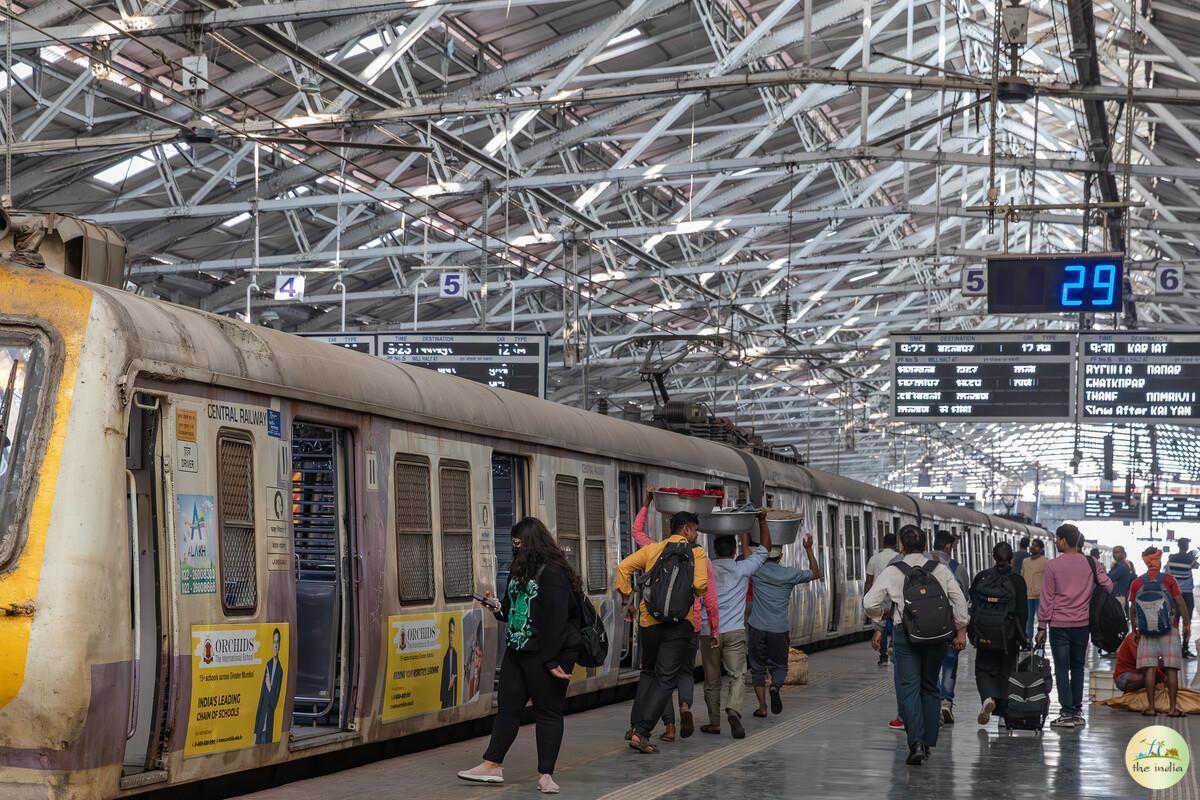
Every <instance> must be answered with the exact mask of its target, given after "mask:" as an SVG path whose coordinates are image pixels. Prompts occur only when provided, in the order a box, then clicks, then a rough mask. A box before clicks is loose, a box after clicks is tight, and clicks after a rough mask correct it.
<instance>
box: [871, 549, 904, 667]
mask: <svg viewBox="0 0 1200 800" xmlns="http://www.w3.org/2000/svg"><path fill="white" fill-rule="evenodd" d="M882 544H883V547H882V548H881V549H880V550H879V551H878V552H877V553H875V555H873V556H871V559H870V560H869V561H868V562H867V582H866V585H864V586H863V591H864V592H869V591H871V584H873V583H875V578H877V577H878V576H879V573H881V572H883V569H884V567H886V566H887V565H888V564H890V563H892V560H893V559H895V558H898V557H899V556H900V554H899V553H897V552H896V534H894V533H885V534H884V535H883V542H882ZM891 639H892V622H891V618H890V617H888V618H886V619H885V621H884V628H883V640H882V641H881V642H880V644H879V666H881V667H882V666H883V665H885V664H887V663H888V645H889V644H891Z"/></svg>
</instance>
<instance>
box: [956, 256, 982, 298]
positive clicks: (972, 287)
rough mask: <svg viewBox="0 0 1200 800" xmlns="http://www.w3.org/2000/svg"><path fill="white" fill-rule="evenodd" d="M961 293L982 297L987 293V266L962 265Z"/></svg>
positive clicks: (965, 295) (967, 295) (964, 295)
mask: <svg viewBox="0 0 1200 800" xmlns="http://www.w3.org/2000/svg"><path fill="white" fill-rule="evenodd" d="M962 293H963V297H983V296H985V295H986V294H987V267H985V266H984V265H983V264H973V265H971V266H968V267H963V271H962Z"/></svg>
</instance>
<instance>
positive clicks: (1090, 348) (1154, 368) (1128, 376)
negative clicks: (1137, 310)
mask: <svg viewBox="0 0 1200 800" xmlns="http://www.w3.org/2000/svg"><path fill="white" fill-rule="evenodd" d="M1080 350H1081V354H1082V358H1081V361H1080V375H1079V392H1080V398H1079V402H1080V416H1081V418H1082V419H1084V420H1086V421H1090V422H1096V421H1102V420H1114V419H1143V420H1151V421H1159V420H1162V421H1169V422H1194V421H1198V420H1200V402H1197V401H1198V399H1200V334H1194V333H1189V334H1141V333H1107V334H1082V335H1081V336H1080Z"/></svg>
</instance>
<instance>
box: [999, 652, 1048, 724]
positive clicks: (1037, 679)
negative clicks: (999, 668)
mask: <svg viewBox="0 0 1200 800" xmlns="http://www.w3.org/2000/svg"><path fill="white" fill-rule="evenodd" d="M1051 677H1052V676H1051V672H1050V660H1049V659H1048V658H1046V650H1045V648H1044V647H1036V648H1034V650H1033V652H1032V653H1030V654H1029V655H1028V656H1026V657H1025V658H1023V659H1021V661H1020V662H1019V663H1018V664H1017V671H1016V672H1014V673H1013V674H1012V675H1011V676H1009V678H1008V697H1007V698H1006V699H1007V704H1006V708H1005V712H1004V724H1005V726H1006V727H1007V728H1008V729H1009V730H1010V731H1039V732H1040V731H1041V730H1042V728H1043V727H1045V725H1046V717H1048V716H1049V715H1050V689H1051V687H1052V686H1053V681H1052V680H1051Z"/></svg>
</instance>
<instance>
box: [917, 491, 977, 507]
mask: <svg viewBox="0 0 1200 800" xmlns="http://www.w3.org/2000/svg"><path fill="white" fill-rule="evenodd" d="M921 497H923V498H925V499H926V500H932V501H933V502H935V503H946V504H947V505H951V506H961V507H963V508H974V507H975V495H973V494H954V493H952V492H922V493H921Z"/></svg>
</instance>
